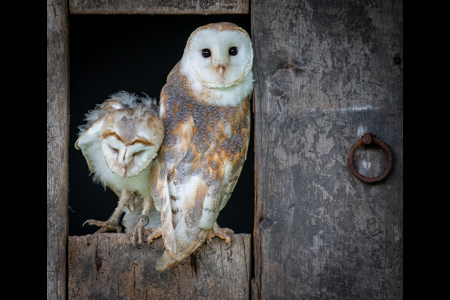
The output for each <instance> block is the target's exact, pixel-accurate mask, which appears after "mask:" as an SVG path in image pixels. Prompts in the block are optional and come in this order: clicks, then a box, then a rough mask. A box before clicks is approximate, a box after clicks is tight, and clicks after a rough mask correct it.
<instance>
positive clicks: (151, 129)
mask: <svg viewBox="0 0 450 300" xmlns="http://www.w3.org/2000/svg"><path fill="white" fill-rule="evenodd" d="M110 97H111V98H110V99H108V100H106V101H105V102H104V103H102V104H101V105H99V106H97V107H96V109H94V110H92V111H90V112H89V113H88V114H86V120H87V121H88V122H87V124H85V125H82V126H80V130H81V131H80V136H79V138H78V139H77V141H76V143H75V148H76V149H78V150H79V149H81V151H82V152H83V155H84V157H85V158H86V161H87V164H88V167H89V170H90V171H91V174H93V180H94V182H100V183H101V184H103V186H105V187H106V186H108V187H110V188H111V189H112V190H113V191H114V192H115V193H116V195H118V196H119V202H118V205H117V208H116V209H115V211H114V213H113V214H112V216H111V217H110V218H109V219H108V220H107V221H97V220H92V219H91V220H87V221H86V222H85V223H89V225H97V226H101V228H100V229H99V230H98V231H97V232H96V233H101V232H104V231H106V230H115V231H117V232H121V227H120V225H119V223H118V222H119V217H120V215H121V214H122V213H123V211H124V210H125V211H126V215H125V216H124V222H123V224H124V225H125V227H126V231H127V232H130V231H132V230H133V228H134V229H135V230H134V235H133V241H135V240H136V238H137V239H138V241H139V243H141V241H142V236H141V233H142V227H143V226H145V225H146V224H144V221H145V222H146V223H147V221H149V219H148V217H149V215H150V216H151V217H152V222H151V225H153V224H157V227H159V223H160V221H159V220H160V217H159V215H160V213H159V212H156V210H155V209H154V207H153V200H152V197H151V186H150V175H151V173H150V170H151V165H152V161H153V159H154V158H155V157H156V155H157V152H158V150H159V148H160V146H161V143H162V141H163V138H164V126H163V123H162V121H161V120H160V119H159V117H158V106H157V105H156V104H155V100H152V99H151V98H149V97H145V98H139V97H137V96H135V95H134V94H129V93H127V92H123V91H122V92H118V93H116V94H114V95H111V96H110ZM152 207H153V210H154V212H150V210H151V209H152ZM141 216H142V217H141ZM155 218H156V219H157V220H156V221H155V220H153V219H155ZM139 219H140V220H139ZM144 219H145V220H144ZM137 220H139V221H137ZM83 225H84V224H83ZM147 225H149V224H147Z"/></svg>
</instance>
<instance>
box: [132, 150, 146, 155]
mask: <svg viewBox="0 0 450 300" xmlns="http://www.w3.org/2000/svg"><path fill="white" fill-rule="evenodd" d="M142 153H144V150H141V151H138V152H136V153H134V155H141V154H142Z"/></svg>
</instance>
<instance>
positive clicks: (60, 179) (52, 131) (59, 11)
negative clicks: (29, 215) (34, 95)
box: [47, 0, 69, 300]
mask: <svg viewBox="0 0 450 300" xmlns="http://www.w3.org/2000/svg"><path fill="white" fill-rule="evenodd" d="M67 16H68V13H67V2H66V1H63V0H48V1H47V299H58V300H60V299H66V278H67V276H66V275H67V274H66V258H67V255H66V253H67V236H68V228H69V226H68V219H67V207H68V179H69V177H68V144H69V69H68V42H67V41H68V39H67V36H68V25H67V24H68V23H67Z"/></svg>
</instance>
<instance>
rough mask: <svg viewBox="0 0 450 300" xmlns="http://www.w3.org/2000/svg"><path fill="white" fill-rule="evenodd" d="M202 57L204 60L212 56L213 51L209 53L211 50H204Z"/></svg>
mask: <svg viewBox="0 0 450 300" xmlns="http://www.w3.org/2000/svg"><path fill="white" fill-rule="evenodd" d="M202 56H203V57H204V58H207V57H210V56H211V51H209V49H203V50H202Z"/></svg>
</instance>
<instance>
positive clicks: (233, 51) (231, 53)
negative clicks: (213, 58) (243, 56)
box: [228, 47, 238, 56]
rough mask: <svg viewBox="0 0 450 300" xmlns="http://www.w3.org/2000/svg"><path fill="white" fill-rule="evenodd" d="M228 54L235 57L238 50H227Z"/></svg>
mask: <svg viewBox="0 0 450 300" xmlns="http://www.w3.org/2000/svg"><path fill="white" fill-rule="evenodd" d="M228 53H230V55H233V56H235V55H237V54H238V50H237V48H236V47H231V48H230V50H228Z"/></svg>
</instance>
